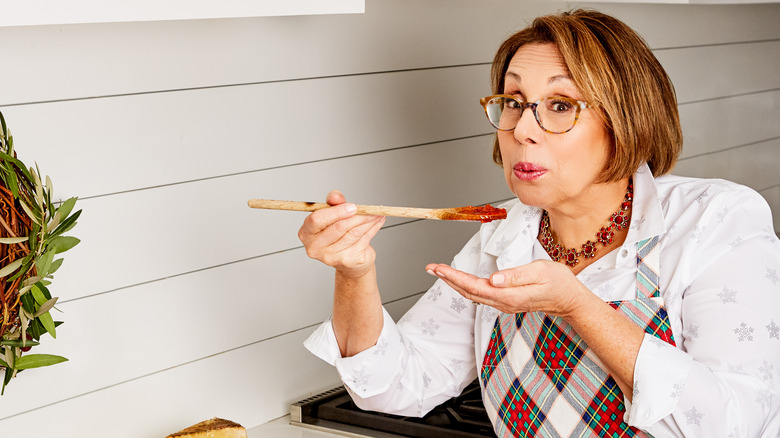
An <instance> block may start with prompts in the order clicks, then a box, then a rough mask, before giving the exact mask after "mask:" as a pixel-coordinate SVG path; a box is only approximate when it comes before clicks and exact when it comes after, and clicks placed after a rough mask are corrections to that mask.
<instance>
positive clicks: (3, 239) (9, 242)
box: [0, 236, 30, 245]
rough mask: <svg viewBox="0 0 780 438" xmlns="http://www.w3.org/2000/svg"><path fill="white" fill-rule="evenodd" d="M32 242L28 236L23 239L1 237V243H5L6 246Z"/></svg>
mask: <svg viewBox="0 0 780 438" xmlns="http://www.w3.org/2000/svg"><path fill="white" fill-rule="evenodd" d="M28 240H30V238H29V237H28V236H22V237H0V243H4V244H6V245H13V244H14V243H22V242H27V241H28Z"/></svg>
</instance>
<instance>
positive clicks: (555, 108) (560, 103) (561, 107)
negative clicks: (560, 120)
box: [547, 99, 574, 113]
mask: <svg viewBox="0 0 780 438" xmlns="http://www.w3.org/2000/svg"><path fill="white" fill-rule="evenodd" d="M547 108H548V109H549V110H550V111H552V112H554V113H565V112H569V111H571V110H573V109H574V105H573V104H572V103H571V102H569V101H566V100H560V99H550V100H549V101H548V103H547Z"/></svg>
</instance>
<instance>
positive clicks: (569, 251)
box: [539, 178, 634, 268]
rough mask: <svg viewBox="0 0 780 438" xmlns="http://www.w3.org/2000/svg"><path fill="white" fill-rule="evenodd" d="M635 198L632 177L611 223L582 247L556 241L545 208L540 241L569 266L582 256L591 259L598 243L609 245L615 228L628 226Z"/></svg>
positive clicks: (556, 258) (550, 253) (545, 248)
mask: <svg viewBox="0 0 780 438" xmlns="http://www.w3.org/2000/svg"><path fill="white" fill-rule="evenodd" d="M633 200H634V184H633V180H632V179H631V178H629V179H628V188H627V189H626V195H625V197H624V198H623V202H622V203H621V204H620V208H618V211H616V212H615V213H613V214H612V216H610V218H609V224H608V225H607V226H606V227H601V229H600V230H599V231H598V232H597V233H596V242H593V241H590V240H588V241H587V242H585V243H584V244H582V246H580V249H579V250H578V249H576V248H566V247H565V246H563V245H561V244H560V243H555V239H554V238H553V236H552V231H551V230H550V216H549V215H548V214H547V211H546V210H545V211H544V213H542V223H541V226H540V227H539V242H540V243H541V244H542V247H543V248H544V250H545V251H547V254H549V255H550V258H551V259H552V260H553V261H555V262H558V261H560V262H563V263H566V265H567V266H569V267H572V268H573V267H574V266H576V265H577V263H579V262H580V258H585V259H590V258H593V257H595V256H596V251H598V246H597V243H600V244H601V246H607V245H609V244H611V243H612V242H613V241H614V238H615V231H614V230H615V229H618V230H622V229H623V228H627V227H628V225H629V223H630V221H629V212H630V210H631V206H632V203H633Z"/></svg>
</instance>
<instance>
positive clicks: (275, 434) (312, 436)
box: [246, 415, 343, 438]
mask: <svg viewBox="0 0 780 438" xmlns="http://www.w3.org/2000/svg"><path fill="white" fill-rule="evenodd" d="M246 432H247V435H248V436H249V438H333V437H343V435H337V434H335V433H327V432H320V431H318V430H312V429H307V428H303V427H299V426H293V425H291V424H290V416H289V415H285V416H284V417H281V418H277V419H276V420H273V421H269V422H268V423H265V424H261V425H260V426H257V427H253V428H252V429H248V430H247V431H246Z"/></svg>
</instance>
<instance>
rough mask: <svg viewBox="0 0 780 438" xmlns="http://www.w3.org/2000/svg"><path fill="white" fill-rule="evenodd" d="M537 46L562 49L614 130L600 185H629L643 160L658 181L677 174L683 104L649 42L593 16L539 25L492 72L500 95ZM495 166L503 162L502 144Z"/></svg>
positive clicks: (577, 13) (506, 48) (574, 15)
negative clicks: (521, 55)
mask: <svg viewBox="0 0 780 438" xmlns="http://www.w3.org/2000/svg"><path fill="white" fill-rule="evenodd" d="M533 43H543V44H544V43H552V44H555V46H556V47H557V48H558V51H559V52H560V54H561V56H562V58H563V62H564V64H565V65H566V67H567V68H568V70H569V74H570V75H571V78H572V81H574V83H575V85H576V86H577V87H578V88H579V90H580V91H581V92H582V93H583V97H584V98H585V100H586V101H587V102H588V105H589V107H590V108H593V109H594V110H595V111H596V112H597V113H598V115H599V116H600V117H601V119H602V120H603V122H604V125H605V126H606V128H607V131H608V133H609V135H610V137H611V139H612V150H611V151H610V158H611V159H610V161H609V162H608V163H607V166H606V167H605V169H604V170H603V172H602V175H601V177H600V179H599V180H600V181H602V182H607V181H617V180H620V179H622V178H627V177H628V176H630V175H632V174H633V173H634V172H635V171H636V170H637V169H638V168H639V166H640V165H641V163H642V162H644V161H646V162H647V163H648V165H649V166H650V169H651V170H652V172H653V175H655V176H659V175H663V174H665V173H667V172H669V171H671V170H672V168H673V167H674V164H675V162H676V161H677V157H678V155H679V154H680V151H681V150H682V129H681V128H680V117H679V115H678V113H677V97H676V95H675V92H674V86H673V85H672V82H671V80H670V79H669V76H668V75H667V74H666V71H664V69H663V67H662V66H661V63H660V62H658V59H656V57H655V56H654V55H653V53H652V52H651V51H650V48H649V47H648V46H647V44H646V43H645V41H644V40H643V39H642V37H640V36H639V35H638V34H637V33H636V32H635V31H634V30H632V29H631V28H630V27H628V26H627V25H626V24H625V23H623V22H622V21H620V20H618V19H616V18H614V17H611V16H609V15H606V14H603V13H601V12H597V11H592V10H582V9H578V10H574V11H570V12H564V13H561V14H555V15H547V16H543V17H539V18H536V19H535V20H534V21H533V23H532V24H531V26H529V27H527V28H526V29H524V30H521V31H520V32H517V33H515V34H514V35H512V36H511V37H509V38H508V39H507V40H506V41H504V43H503V44H502V45H501V47H500V48H499V49H498V53H496V56H495V58H494V59H493V67H492V69H491V78H492V87H493V94H503V93H504V76H505V74H506V71H507V69H508V68H509V62H510V61H511V60H512V57H513V56H514V55H515V53H516V52H517V50H518V49H520V47H522V46H524V45H526V44H533ZM564 135H565V134H564ZM493 161H495V162H496V163H498V164H499V165H500V164H501V163H502V161H501V151H500V149H499V148H498V138H496V140H495V143H494V147H493Z"/></svg>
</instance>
